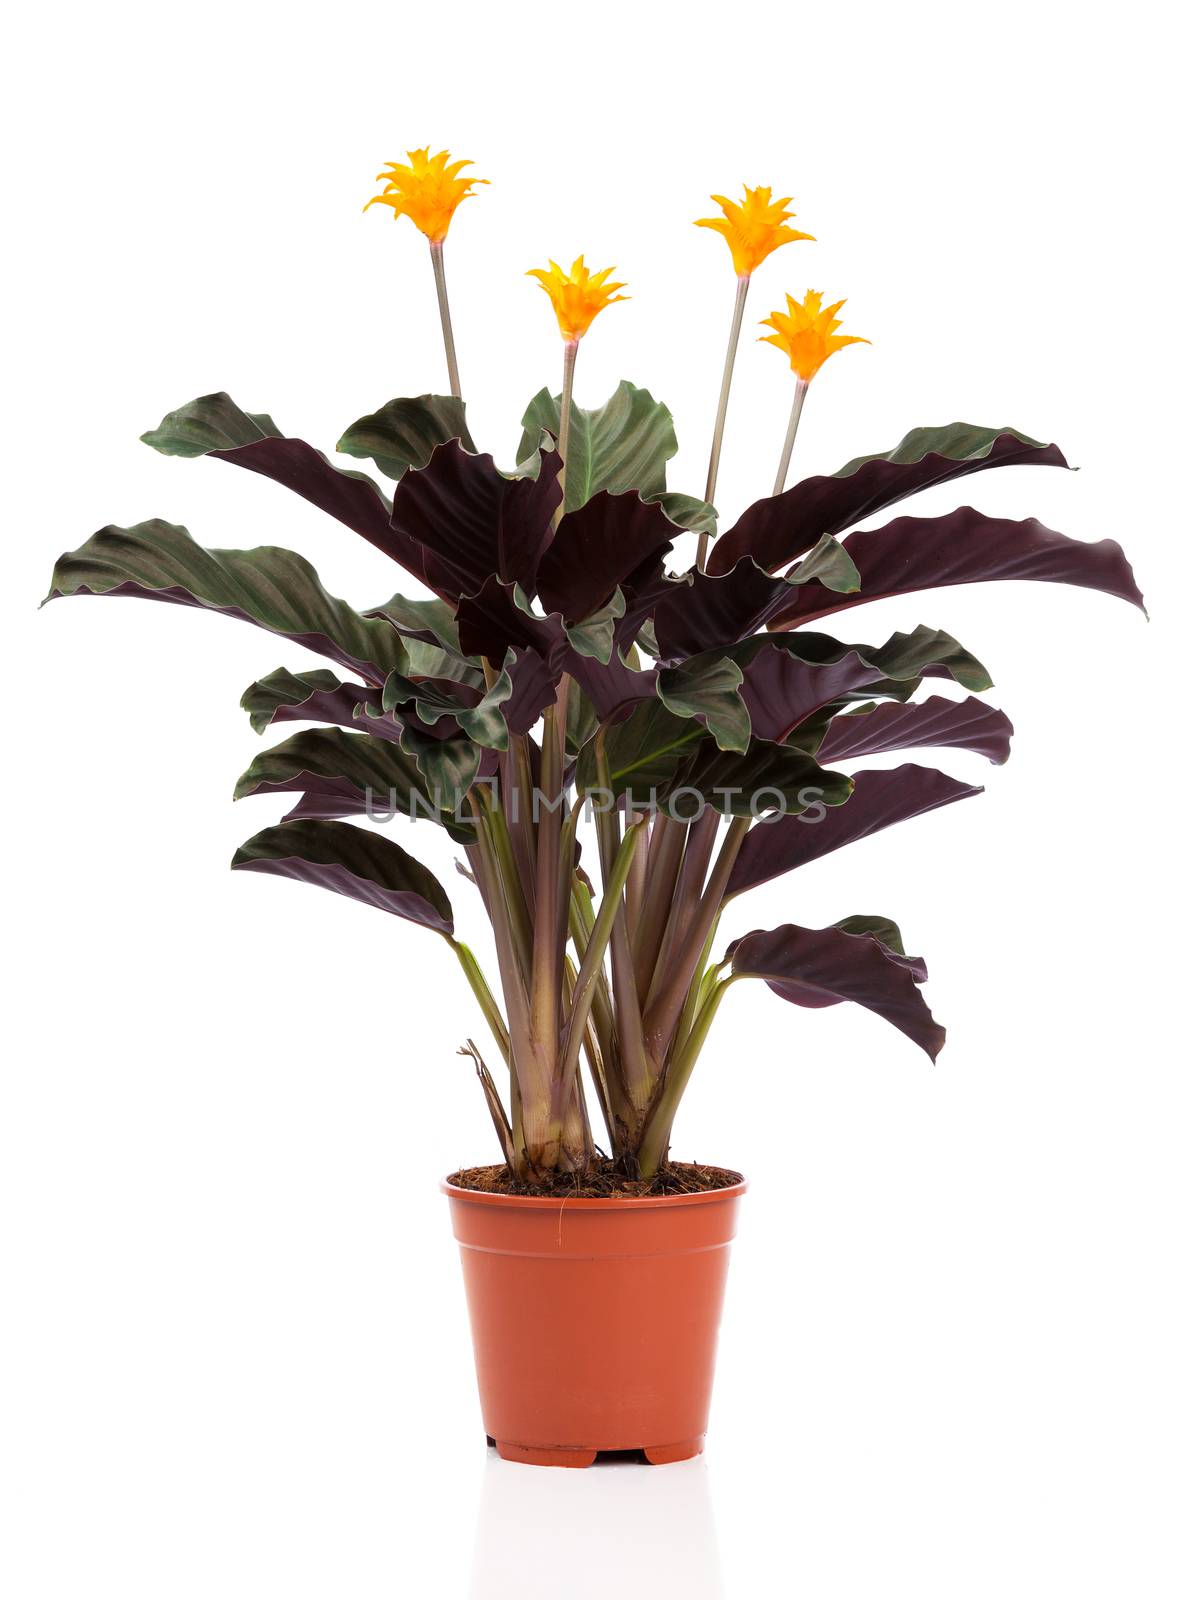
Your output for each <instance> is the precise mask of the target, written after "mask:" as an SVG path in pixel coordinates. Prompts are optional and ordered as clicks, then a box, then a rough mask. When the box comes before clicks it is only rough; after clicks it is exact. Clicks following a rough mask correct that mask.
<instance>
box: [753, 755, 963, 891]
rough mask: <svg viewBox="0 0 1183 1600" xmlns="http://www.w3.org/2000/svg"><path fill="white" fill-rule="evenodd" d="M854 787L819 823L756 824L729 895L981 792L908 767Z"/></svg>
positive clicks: (807, 819)
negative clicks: (846, 798) (845, 798)
mask: <svg viewBox="0 0 1183 1600" xmlns="http://www.w3.org/2000/svg"><path fill="white" fill-rule="evenodd" d="M853 783H854V792H853V793H852V794H851V796H850V798H849V800H847V801H846V803H845V805H842V806H840V807H838V809H837V810H833V809H829V808H827V809H826V811H825V813H824V815H823V816H822V817H820V818H818V817H816V816H815V815H813V814H812V813H811V812H806V813H805V814H804V815H803V816H802V817H777V818H774V819H771V820H769V821H767V822H761V823H758V824H757V825H756V827H754V828H753V829H752V830H751V832H750V833H749V834H748V836H747V838H746V839H745V840H744V842H743V844H742V845H741V846H740V849H739V854H738V856H737V857H736V860H735V866H734V868H733V869H732V873H731V877H730V878H729V880H728V883H727V893H728V895H729V896H730V895H737V894H742V893H743V892H744V890H745V889H754V888H755V887H756V886H757V884H761V883H769V882H771V880H772V879H773V878H779V877H780V876H781V875H782V874H783V873H786V872H793V871H794V870H795V869H796V868H797V867H803V866H805V864H806V863H807V862H810V861H817V860H819V859H820V858H821V857H822V856H826V855H829V854H831V852H833V851H834V850H840V849H841V848H842V846H843V845H847V844H853V843H854V841H855V840H856V839H867V838H869V837H870V836H871V834H873V833H879V832H880V831H881V830H882V829H883V828H890V827H891V826H892V824H893V823H896V822H906V821H907V820H908V818H909V817H918V816H921V815H923V813H924V812H926V811H935V810H936V809H937V808H938V807H940V806H947V805H950V804H952V802H953V801H955V800H968V799H969V798H970V796H971V795H975V794H981V793H982V789H981V787H980V786H974V785H972V784H968V783H959V782H958V780H957V779H956V778H950V777H949V776H948V775H947V774H946V773H944V772H940V771H938V769H937V768H935V767H920V766H914V765H912V764H907V765H904V766H901V767H896V768H894V769H893V770H892V771H890V772H856V773H855V774H854V776H853Z"/></svg>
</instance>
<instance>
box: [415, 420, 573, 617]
mask: <svg viewBox="0 0 1183 1600" xmlns="http://www.w3.org/2000/svg"><path fill="white" fill-rule="evenodd" d="M556 470H557V463H549V462H544V463H543V467H542V469H541V470H540V472H539V475H538V477H537V478H536V479H535V478H507V477H505V476H504V475H503V474H502V473H500V472H498V470H497V468H496V467H495V466H494V464H493V458H492V456H487V455H471V454H469V452H468V451H467V450H465V449H464V447H463V446H462V445H461V444H460V442H459V440H457V439H452V440H450V441H449V442H448V443H447V444H442V445H440V446H439V447H438V449H436V450H435V451H434V452H433V454H432V457H431V460H430V461H429V462H428V463H427V465H426V466H425V467H422V468H420V469H419V470H417V471H411V472H408V473H406V474H405V475H404V477H403V478H402V480H401V482H400V483H399V485H398V488H397V489H396V490H395V491H394V504H393V508H392V511H391V528H392V530H393V532H394V533H395V534H396V535H397V536H398V537H399V538H400V539H404V540H406V541H408V542H409V543H410V544H412V545H414V546H416V547H418V548H420V549H421V550H423V551H425V552H428V553H429V558H430V560H434V561H435V562H437V563H439V564H440V565H441V566H446V567H447V569H448V570H449V572H450V573H451V574H452V578H451V584H450V588H448V589H441V588H440V585H439V584H438V583H437V584H434V585H432V587H434V588H436V589H437V590H438V591H439V592H441V593H444V594H445V595H446V596H447V598H448V599H450V600H452V601H453V602H454V601H456V600H458V599H459V598H460V596H461V595H467V594H476V593H477V592H478V591H479V590H480V589H481V587H482V586H483V584H484V583H485V581H486V580H487V579H488V578H490V577H500V578H501V580H502V581H503V582H508V583H516V582H520V583H521V584H522V587H523V588H524V589H525V590H526V591H527V593H532V592H533V588H534V574H535V571H536V569H537V566H538V560H539V557H540V555H541V553H542V551H543V550H544V549H545V547H546V542H547V540H548V539H549V537H550V525H551V520H552V518H553V516H554V513H555V510H556V508H557V506H558V503H559V488H558V483H557V480H556Z"/></svg>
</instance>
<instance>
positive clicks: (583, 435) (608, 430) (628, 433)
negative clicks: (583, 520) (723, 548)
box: [518, 382, 703, 520]
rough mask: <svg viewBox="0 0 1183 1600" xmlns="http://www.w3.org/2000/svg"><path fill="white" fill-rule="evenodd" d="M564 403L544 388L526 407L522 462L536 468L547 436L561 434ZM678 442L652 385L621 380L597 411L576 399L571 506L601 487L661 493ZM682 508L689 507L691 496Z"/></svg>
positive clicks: (547, 446)
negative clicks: (649, 387)
mask: <svg viewBox="0 0 1183 1600" xmlns="http://www.w3.org/2000/svg"><path fill="white" fill-rule="evenodd" d="M559 405H560V396H558V395H554V394H551V393H549V391H548V390H546V389H542V390H540V391H539V392H538V394H536V395H535V396H534V398H533V400H531V402H530V404H529V405H528V406H527V407H526V413H525V415H524V416H523V418H522V428H523V430H524V431H523V433H522V441H521V444H520V445H519V446H518V466H519V467H521V468H522V469H523V470H524V471H526V472H528V473H531V474H533V473H536V472H537V471H538V465H539V462H540V461H541V459H542V457H541V452H542V451H543V450H548V449H551V448H553V445H552V442H551V440H550V439H549V438H548V437H547V436H548V434H553V435H554V436H555V438H557V437H558V432H559ZM677 448H678V440H677V435H676V434H675V433H674V419H673V417H671V415H670V413H669V410H668V409H667V408H666V407H665V406H663V405H662V404H661V403H660V401H657V400H655V399H654V398H653V396H652V395H651V394H650V393H649V391H648V389H638V388H637V387H636V386H635V385H634V384H631V383H625V382H621V383H620V384H619V385H618V386H617V388H616V392H615V393H614V394H613V395H612V396H611V398H610V399H609V400H608V401H607V402H606V403H605V404H604V405H602V406H600V407H599V409H598V410H596V411H585V410H584V409H583V408H582V406H576V405H573V406H572V407H571V427H570V444H569V446H568V450H567V461H566V463H565V465H566V501H565V506H566V509H567V510H568V511H577V510H578V509H579V507H580V506H583V505H586V504H587V502H588V501H589V500H590V499H591V497H592V496H593V495H595V494H599V493H600V492H601V490H607V491H608V492H609V493H610V494H623V493H624V492H625V491H626V490H627V489H635V490H637V492H638V493H639V494H640V495H641V496H642V497H643V498H645V499H656V498H658V497H660V496H661V495H663V494H664V492H665V464H666V462H667V461H668V460H669V459H670V458H671V456H673V455H674V454H675V452H676V451H677ZM699 504H700V505H701V502H699ZM678 509H680V510H685V509H686V505H685V498H683V501H682V502H680V503H679V505H678ZM696 514H697V515H699V516H701V515H702V514H703V513H702V512H701V511H700V512H697V513H696ZM667 515H668V513H667ZM671 520H672V519H671Z"/></svg>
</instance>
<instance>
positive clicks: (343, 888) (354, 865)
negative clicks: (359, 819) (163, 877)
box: [230, 821, 455, 934]
mask: <svg viewBox="0 0 1183 1600" xmlns="http://www.w3.org/2000/svg"><path fill="white" fill-rule="evenodd" d="M230 865H231V867H232V868H235V869H238V870H242V871H247V872H269V873H273V874H275V875H276V876H277V877H282V878H295V879H296V880H297V881H298V882H301V883H314V884H316V885H317V886H318V887H319V888H322V889H331V890H333V891H334V893H336V894H344V895H348V896H349V897H350V899H352V900H360V901H361V902H362V903H363V904H364V905H370V906H375V907H377V909H378V910H379V911H387V912H389V913H390V914H391V915H392V916H396V917H403V918H405V919H406V920H407V921H408V922H417V923H419V924H420V925H421V926H422V927H425V928H431V929H433V930H434V931H435V932H437V933H447V934H450V933H452V932H453V931H454V927H455V924H454V922H453V919H452V907H451V904H450V902H449V900H448V897H447V895H446V894H445V893H444V887H443V885H442V884H441V883H440V881H439V879H438V878H437V877H436V876H435V875H434V873H431V872H429V871H428V870H427V868H426V867H425V866H423V865H422V863H421V862H418V861H416V860H415V858H414V856H412V855H408V854H407V852H406V851H405V850H403V849H401V848H400V847H399V846H398V845H396V844H395V843H394V842H393V840H390V839H384V838H382V837H381V836H380V835H379V834H377V833H372V832H370V831H369V830H368V829H366V828H355V827H353V826H351V825H350V824H349V823H348V822H322V821H307V822H285V823H281V824H280V826H279V827H278V828H265V829H264V830H263V832H262V833H257V834H255V836H254V838H253V839H248V840H247V842H246V843H245V844H244V845H241V846H240V847H239V849H238V850H237V851H236V852H235V856H234V859H233V861H232V862H231V863H230Z"/></svg>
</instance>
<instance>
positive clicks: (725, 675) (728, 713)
mask: <svg viewBox="0 0 1183 1600" xmlns="http://www.w3.org/2000/svg"><path fill="white" fill-rule="evenodd" d="M742 683H743V673H742V672H741V671H740V669H739V668H738V667H737V666H736V664H735V662H734V661H732V660H731V659H730V657H729V656H717V657H713V658H712V657H700V658H699V659H698V660H695V661H689V662H685V663H683V665H682V666H679V667H667V668H666V669H665V670H664V671H662V672H659V673H658V675H657V692H658V694H659V695H660V697H661V700H662V703H663V704H664V705H665V706H666V707H667V709H668V710H670V711H672V712H673V713H674V715H675V716H677V717H695V718H696V719H697V720H698V721H700V722H701V723H702V724H703V725H704V727H706V729H707V730H708V732H709V733H710V735H711V737H712V738H713V739H714V741H715V743H716V744H717V745H718V746H719V749H720V750H736V751H739V752H740V753H742V752H743V751H744V750H746V749H747V747H748V741H749V740H750V739H751V737H752V719H751V717H750V715H749V714H748V708H747V706H746V705H745V704H744V700H743V696H742V695H741V694H740V692H739V687H740V684H742Z"/></svg>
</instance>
